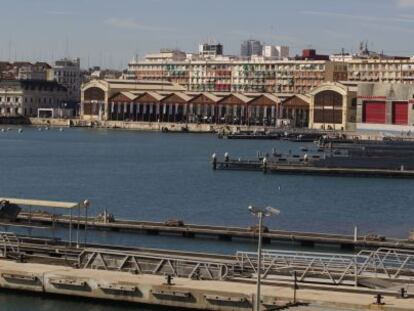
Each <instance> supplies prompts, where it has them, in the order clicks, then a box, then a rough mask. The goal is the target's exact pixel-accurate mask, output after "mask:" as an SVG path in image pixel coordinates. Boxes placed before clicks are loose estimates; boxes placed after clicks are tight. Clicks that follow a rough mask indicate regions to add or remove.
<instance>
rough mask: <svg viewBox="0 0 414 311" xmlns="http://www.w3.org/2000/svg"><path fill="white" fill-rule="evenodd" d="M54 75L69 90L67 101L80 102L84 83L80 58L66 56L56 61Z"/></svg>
mask: <svg viewBox="0 0 414 311" xmlns="http://www.w3.org/2000/svg"><path fill="white" fill-rule="evenodd" d="M53 75H54V79H55V80H56V81H57V82H58V83H59V84H61V85H63V86H64V87H66V89H67V90H68V92H67V101H68V102H69V103H79V102H80V93H81V92H80V87H81V84H82V73H81V69H80V59H79V58H76V59H68V58H64V59H60V60H57V61H55V64H54V66H53Z"/></svg>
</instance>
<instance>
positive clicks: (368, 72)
mask: <svg viewBox="0 0 414 311" xmlns="http://www.w3.org/2000/svg"><path fill="white" fill-rule="evenodd" d="M346 64H347V67H348V80H349V81H363V82H385V83H405V84H411V83H413V82H414V60H412V59H350V60H348V61H347V62H346Z"/></svg>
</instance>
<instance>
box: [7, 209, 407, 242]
mask: <svg viewBox="0 0 414 311" xmlns="http://www.w3.org/2000/svg"><path fill="white" fill-rule="evenodd" d="M175 222H176V223H175V225H171V224H169V223H168V221H166V222H154V221H141V220H132V219H116V218H115V219H111V220H110V221H105V219H102V218H97V217H88V229H89V230H108V231H115V232H128V233H137V234H139V233H144V234H152V235H158V234H160V235H161V234H164V235H174V236H179V237H185V238H199V237H201V238H205V237H212V238H216V239H219V240H226V241H231V240H238V241H247V242H254V241H255V240H256V239H257V236H258V234H257V233H258V232H257V230H254V228H242V227H230V226H209V225H197V224H184V223H183V222H181V221H175ZM69 223H70V219H69V216H65V215H52V214H46V213H40V214H39V213H28V212H21V213H20V214H19V215H18V219H17V222H13V223H11V224H20V225H25V226H35V225H47V226H54V225H61V226H68V225H69ZM73 223H78V220H77V218H73ZM79 223H80V226H81V227H84V218H83V217H82V218H81V219H80V221H79ZM0 224H1V223H0ZM262 236H263V241H264V242H268V243H271V242H276V241H279V242H289V243H293V244H297V245H302V246H307V247H314V246H326V245H332V246H336V247H338V248H341V249H354V248H355V249H359V248H378V247H387V248H405V249H414V243H413V242H412V241H410V240H408V239H394V238H390V237H383V236H380V235H378V236H373V235H358V236H357V237H355V235H345V234H330V233H321V232H301V231H287V230H273V229H268V230H266V231H265V232H263V234H262Z"/></svg>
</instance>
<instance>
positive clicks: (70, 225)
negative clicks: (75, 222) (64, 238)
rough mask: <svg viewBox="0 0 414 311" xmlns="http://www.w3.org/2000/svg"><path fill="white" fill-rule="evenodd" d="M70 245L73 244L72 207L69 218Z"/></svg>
mask: <svg viewBox="0 0 414 311" xmlns="http://www.w3.org/2000/svg"><path fill="white" fill-rule="evenodd" d="M69 246H72V209H70V219H69Z"/></svg>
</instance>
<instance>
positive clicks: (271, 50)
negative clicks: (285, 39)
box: [262, 45, 289, 59]
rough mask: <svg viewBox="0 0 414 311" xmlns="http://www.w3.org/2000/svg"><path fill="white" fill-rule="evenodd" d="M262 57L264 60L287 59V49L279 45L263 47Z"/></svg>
mask: <svg viewBox="0 0 414 311" xmlns="http://www.w3.org/2000/svg"><path fill="white" fill-rule="evenodd" d="M262 55H263V57H265V58H273V59H284V58H288V57H289V47H288V46H280V45H264V46H263V50H262Z"/></svg>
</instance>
